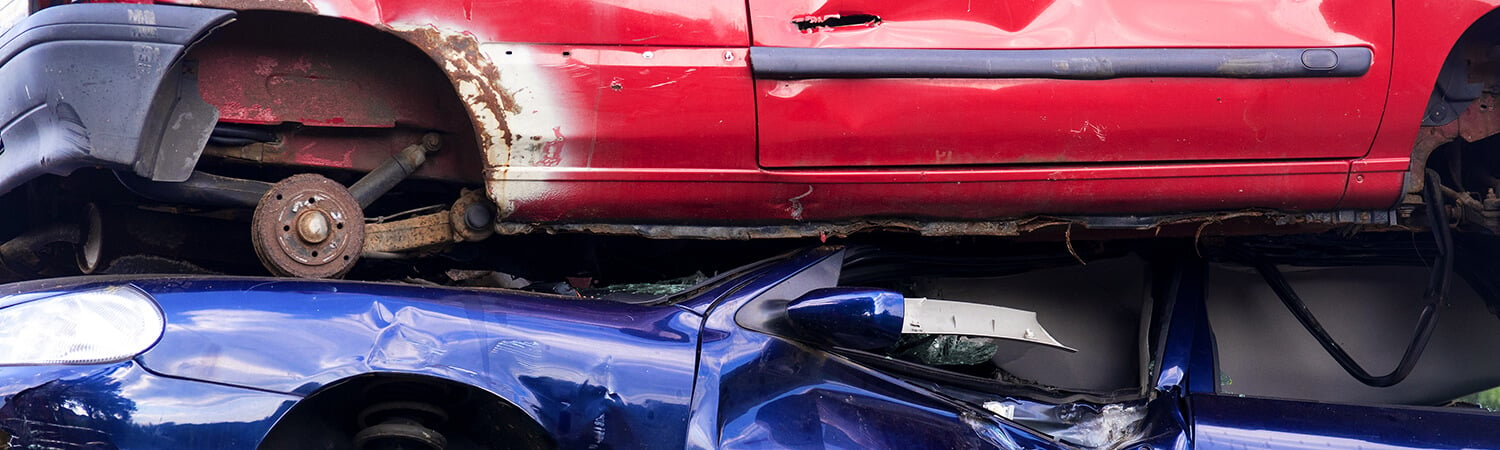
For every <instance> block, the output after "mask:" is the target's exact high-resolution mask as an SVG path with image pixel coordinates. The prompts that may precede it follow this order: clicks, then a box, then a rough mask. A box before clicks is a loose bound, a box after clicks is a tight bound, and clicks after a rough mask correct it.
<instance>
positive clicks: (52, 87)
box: [0, 4, 234, 193]
mask: <svg viewBox="0 0 1500 450" xmlns="http://www.w3.org/2000/svg"><path fill="white" fill-rule="evenodd" d="M233 17H234V12H232V11H225V10H217V9H207V8H188V7H176V6H158V5H133V4H81V5H65V6H57V7H52V8H47V9H44V10H42V11H40V12H37V13H36V14H34V15H32V16H31V17H28V18H26V20H23V21H22V22H21V23H20V24H18V25H16V26H15V27H13V28H11V29H10V30H9V31H7V32H6V33H5V34H4V35H0V193H5V192H8V191H10V190H11V189H13V188H15V187H16V186H18V185H20V184H21V183H24V182H26V181H28V180H31V179H32V178H36V177H37V176H40V175H42V174H46V173H52V174H59V175H61V174H67V173H69V172H72V171H73V170H74V169H77V168H79V167H86V166H102V167H110V168H115V169H127V170H131V171H133V172H135V173H136V174H138V175H140V176H143V177H147V178H150V179H153V180H157V181H183V180H186V179H187V178H188V176H190V175H192V170H193V166H194V165H196V164H197V162H198V156H199V155H200V154H201V153H202V152H203V146H204V144H205V143H206V142H207V141H208V135H209V133H210V132H211V131H212V130H213V126H214V123H215V122H216V121H218V117H219V112H218V110H217V109H215V108H214V107H213V106H212V105H209V104H207V103H205V102H204V101H203V99H202V98H200V97H199V96H198V87H197V81H196V79H195V78H194V77H193V75H192V70H191V68H190V67H186V65H185V64H183V63H182V55H183V53H184V52H186V50H187V48H188V47H189V46H191V45H192V44H193V43H195V42H197V41H198V40H199V39H202V38H203V37H204V36H205V35H207V34H208V32H210V31H212V30H213V29H215V28H217V27H219V26H221V25H224V24H226V23H228V22H229V21H230V20H232V19H233Z"/></svg>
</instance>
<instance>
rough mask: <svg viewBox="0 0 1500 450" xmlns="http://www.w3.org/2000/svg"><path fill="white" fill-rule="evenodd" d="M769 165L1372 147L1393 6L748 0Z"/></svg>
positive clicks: (1041, 160)
mask: <svg viewBox="0 0 1500 450" xmlns="http://www.w3.org/2000/svg"><path fill="white" fill-rule="evenodd" d="M749 5H750V15H751V23H750V25H751V32H752V33H751V34H752V37H753V43H752V46H753V47H752V49H751V51H750V60H751V61H750V64H751V66H752V69H753V71H754V74H755V77H756V93H757V108H758V120H759V131H758V134H759V161H760V164H761V165H762V166H764V167H769V168H796V167H837V166H842V167H861V166H930V165H983V164H988V165H1012V164H1069V163H1112V162H1122V163H1123V162H1169V161H1231V160H1242V161H1243V160H1284V159H1337V158H1355V157H1359V156H1362V155H1364V154H1365V153H1366V152H1367V151H1368V149H1369V147H1370V144H1371V140H1372V138H1373V137H1374V134H1375V130H1376V127H1377V126H1378V125H1379V119H1380V114H1381V112H1382V108H1383V107H1384V103H1385V91H1386V88H1387V80H1388V78H1389V73H1390V66H1389V64H1390V42H1391V27H1392V25H1391V24H1392V19H1391V3H1390V2H1368V1H1357V0H1321V1H1320V0H1236V1H1227V0H1216V1H1204V0H1159V1H1138V0H996V1H973V0H963V1H957V0H952V1H937V0H901V1H895V0H750V2H749Z"/></svg>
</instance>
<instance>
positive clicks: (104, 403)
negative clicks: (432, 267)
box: [0, 234, 1500, 449]
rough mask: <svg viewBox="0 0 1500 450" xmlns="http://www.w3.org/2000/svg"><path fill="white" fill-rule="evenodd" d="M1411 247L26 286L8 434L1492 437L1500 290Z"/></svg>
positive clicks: (1098, 251)
mask: <svg viewBox="0 0 1500 450" xmlns="http://www.w3.org/2000/svg"><path fill="white" fill-rule="evenodd" d="M1320 239H1321V238H1320ZM1422 242H1423V241H1422V240H1420V239H1415V238H1412V237H1411V236H1410V235H1406V234H1402V235H1401V236H1396V237H1388V238H1384V239H1370V240H1365V241H1361V242H1358V243H1357V244H1337V245H1333V244H1327V245H1324V243H1325V241H1323V240H1316V239H1310V240H1303V241H1291V242H1290V243H1289V241H1286V240H1271V239H1247V240H1243V241H1236V242H1235V243H1233V245H1231V244H1223V245H1219V246H1217V247H1213V246H1208V245H1206V244H1202V245H1200V244H1199V243H1196V242H1176V241H1172V242H1168V243H1160V242H1152V243H1149V245H1146V244H1140V243H1101V244H1099V245H1097V246H1090V247H1087V248H1077V249H1070V251H1068V252H1060V251H1058V249H1059V246H1056V245H1051V244H1046V245H1042V244H1037V245H1036V246H1026V245H1021V244H1014V245H1010V244H1007V246H1004V247H1001V248H994V247H989V246H949V247H943V246H935V245H912V246H884V247H875V246H849V247H840V246H822V247H816V248H808V249H804V250H800V251H797V252H793V253H789V254H785V255H782V256H779V257H775V258H771V259H768V260H764V261H760V262H757V263H753V264H750V265H747V266H744V267H741V268H739V269H735V270H731V271H726V272H724V273H721V274H719V275H717V276H714V277H712V278H710V279H708V280H706V281H704V282H702V283H700V284H698V285H696V286H693V287H690V288H687V289H685V290H682V291H680V292H678V293H675V294H672V295H667V296H663V297H656V298H651V299H640V298H631V299H627V300H609V299H604V298H592V299H590V298H578V297H567V296H560V295H552V294H544V293H535V292H523V291H514V290H504V289H482V288H451V287H436V286H421V285H412V284H396V283H373V282H358V281H328V280H316V281H312V280H293V279H274V278H247V277H225V276H185V275H160V276H141V275H131V276H109V275H104V276H90V277H78V278H60V279H45V280H36V281H26V282H20V283H13V284H9V285H4V286H3V287H0V295H3V296H0V449H33V448H58V449H75V448H89V449H116V448H117V449H155V448H192V449H198V448H202V449H209V448H213V449H235V448H243V449H250V448H264V449H281V448H320V449H345V448H432V449H440V448H449V449H469V448H554V447H558V448H652V449H663V448H684V447H687V448H783V447H784V448H896V449H910V448H942V449H989V448H996V449H1066V448H1131V449H1168V448H1171V449H1181V448H1195V447H1196V448H1233V449H1246V448H1320V449H1327V448H1347V449H1355V448H1359V449H1377V448H1378V449H1396V448H1500V432H1497V430H1500V415H1497V414H1496V413H1493V412H1491V411H1490V410H1489V409H1487V408H1491V407H1494V406H1495V405H1494V404H1492V403H1491V404H1488V405H1487V404H1486V402H1487V400H1485V399H1483V398H1480V397H1483V396H1482V395H1481V396H1480V397H1475V396H1471V395H1470V394H1474V393H1479V392H1485V391H1486V390H1488V389H1490V388H1493V387H1495V386H1500V358H1496V357H1495V356H1494V349H1496V348H1500V326H1496V325H1497V324H1496V323H1495V321H1496V317H1495V316H1494V315H1493V314H1491V313H1490V312H1489V311H1488V310H1487V308H1492V305H1494V304H1495V303H1494V300H1495V299H1496V297H1495V296H1494V295H1493V294H1494V293H1495V292H1500V290H1494V287H1495V286H1496V285H1494V284H1493V281H1494V280H1500V277H1494V276H1489V275H1487V274H1491V273H1492V272H1493V269H1492V267H1491V266H1489V265H1485V264H1483V263H1477V262H1475V261H1480V260H1479V259H1474V260H1470V259H1466V257H1465V254H1464V253H1463V252H1459V253H1458V255H1457V257H1456V259H1454V258H1453V257H1452V252H1451V251H1446V252H1445V251H1444V250H1442V249H1440V248H1439V249H1436V250H1435V249H1434V246H1433V245H1432V244H1431V243H1426V244H1423V243H1422ZM935 247H943V248H935ZM1040 247H1046V249H1045V251H1042V250H1036V248H1040ZM1464 248H1471V249H1475V251H1478V252H1487V251H1488V249H1490V248H1493V247H1485V246H1484V245H1479V244H1475V245H1469V246H1465V247H1464ZM1247 254H1248V255H1254V257H1245V256H1244V255H1247ZM1413 255H1415V256H1413ZM1444 255H1447V256H1444ZM1445 258H1446V259H1445ZM1434 261H1438V262H1437V263H1434ZM1444 261H1447V262H1446V263H1444ZM1453 261H1457V263H1454V262H1453ZM1085 263H1086V264H1085ZM1444 264H1447V265H1444ZM1428 266H1432V267H1428ZM1450 285H1451V289H1450V288H1449V287H1448V286H1450ZM1431 288H1436V289H1438V292H1431V291H1432V289H1431ZM1449 291H1451V292H1449ZM1433 295H1437V296H1439V298H1441V299H1442V301H1441V302H1438V304H1437V306H1436V307H1435V308H1436V309H1433V308H1425V307H1424V305H1423V303H1422V302H1421V301H1419V300H1420V299H1432V298H1433V297H1432V296H1433ZM1424 296H1425V297H1424ZM1288 297H1290V298H1288ZM1288 306H1294V307H1295V308H1288ZM1298 308H1300V310H1299V309H1298ZM1435 314H1440V315H1441V316H1442V317H1443V319H1442V320H1440V321H1435V323H1436V325H1435V326H1429V325H1432V323H1431V322H1434V321H1432V320H1429V319H1427V317H1430V316H1433V315H1435ZM1304 319H1311V321H1312V325H1313V326H1308V323H1307V321H1306V320H1304ZM1413 322H1416V323H1417V324H1418V326H1417V330H1418V332H1417V333H1416V334H1417V335H1418V336H1417V337H1416V338H1413V337H1412V333H1409V330H1411V329H1412V328H1411V325H1412V323H1413ZM1328 336H1333V337H1334V338H1335V339H1333V340H1329V339H1326V338H1327V337H1328ZM1416 341H1422V342H1420V345H1415V344H1417V342H1416ZM1330 342H1331V343H1332V347H1333V348H1329V347H1328V345H1325V344H1328V343H1330ZM1403 349H1405V350H1404V351H1403ZM1413 353H1415V354H1416V355H1415V357H1412V356H1413ZM1338 355H1342V356H1338ZM1345 359H1348V360H1350V361H1344V360H1345ZM1409 360H1412V361H1415V362H1414V363H1413V362H1410V361H1409ZM1346 363H1347V364H1346ZM1351 364H1352V365H1351ZM1406 366H1410V367H1406ZM1387 367H1396V370H1394V371H1392V373H1391V374H1387V375H1375V376H1371V375H1369V374H1368V373H1365V374H1364V375H1365V376H1364V377H1360V376H1358V375H1360V374H1359V372H1361V371H1364V372H1368V371H1365V370H1364V368H1376V369H1384V368H1387ZM1403 367H1406V368H1405V369H1403ZM1403 370H1404V371H1405V372H1406V373H1400V372H1402V371H1403ZM1380 371H1382V370H1377V372H1380ZM1382 377H1384V378H1382ZM1381 384H1384V386H1380V385H1381Z"/></svg>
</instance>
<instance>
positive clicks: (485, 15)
mask: <svg viewBox="0 0 1500 450" xmlns="http://www.w3.org/2000/svg"><path fill="white" fill-rule="evenodd" d="M325 1H329V0H319V1H318V2H317V3H319V4H323V3H324V2H325ZM342 1H349V0H342ZM355 2H357V3H365V4H378V5H379V10H378V12H379V14H380V16H379V20H380V22H382V23H398V24H409V25H427V24H434V25H438V26H441V27H447V28H452V29H460V30H465V31H467V32H469V33H471V34H473V35H475V36H478V37H479V38H480V39H481V40H483V41H486V42H530V43H559V44H618V45H666V46H679V45H680V46H741V47H742V46H745V45H746V44H747V43H748V42H749V26H748V23H747V20H746V16H745V2H743V1H738V0H694V1H678V0H632V1H619V0H449V1H430V0H380V1H378V2H370V1H357V0H356V1H355ZM320 11H322V10H321V9H320Z"/></svg>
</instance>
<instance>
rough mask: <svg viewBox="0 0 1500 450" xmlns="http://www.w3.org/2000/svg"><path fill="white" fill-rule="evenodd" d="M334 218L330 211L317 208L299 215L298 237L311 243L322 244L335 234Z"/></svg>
mask: <svg viewBox="0 0 1500 450" xmlns="http://www.w3.org/2000/svg"><path fill="white" fill-rule="evenodd" d="M331 222H332V220H329V218H328V213H325V212H323V211H319V210H316V209H313V210H307V211H303V212H302V214H299V215H297V237H298V238H301V239H302V241H304V242H307V243H309V244H320V243H322V242H323V241H326V240H328V237H329V236H330V235H331V234H333V224H332V223H331Z"/></svg>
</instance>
